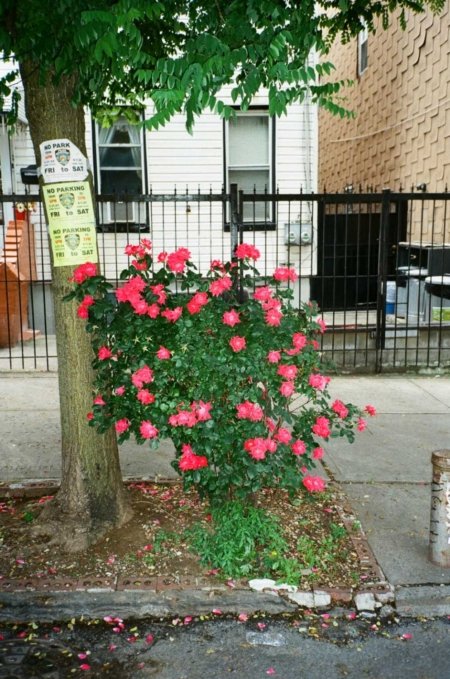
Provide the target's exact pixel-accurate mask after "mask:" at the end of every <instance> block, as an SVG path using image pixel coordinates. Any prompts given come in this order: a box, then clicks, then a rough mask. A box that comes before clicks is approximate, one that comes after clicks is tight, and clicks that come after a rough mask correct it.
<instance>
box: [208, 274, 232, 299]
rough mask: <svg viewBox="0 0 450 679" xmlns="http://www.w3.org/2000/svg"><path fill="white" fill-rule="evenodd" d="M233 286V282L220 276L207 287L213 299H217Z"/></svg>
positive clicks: (227, 277) (226, 277)
mask: <svg viewBox="0 0 450 679" xmlns="http://www.w3.org/2000/svg"><path fill="white" fill-rule="evenodd" d="M232 285H233V281H232V280H231V278H230V277H229V276H222V277H221V278H216V279H215V280H214V281H212V283H211V284H210V286H209V291H210V293H211V295H212V296H213V297H218V296H219V295H222V294H223V293H224V292H227V290H230V289H231V287H232Z"/></svg>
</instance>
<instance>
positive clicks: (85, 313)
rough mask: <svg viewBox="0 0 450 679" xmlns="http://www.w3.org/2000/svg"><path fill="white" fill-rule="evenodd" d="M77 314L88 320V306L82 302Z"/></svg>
mask: <svg viewBox="0 0 450 679" xmlns="http://www.w3.org/2000/svg"><path fill="white" fill-rule="evenodd" d="M77 316H78V318H82V319H84V320H86V318H89V311H88V308H87V307H86V306H83V304H80V306H79V307H78V308H77Z"/></svg>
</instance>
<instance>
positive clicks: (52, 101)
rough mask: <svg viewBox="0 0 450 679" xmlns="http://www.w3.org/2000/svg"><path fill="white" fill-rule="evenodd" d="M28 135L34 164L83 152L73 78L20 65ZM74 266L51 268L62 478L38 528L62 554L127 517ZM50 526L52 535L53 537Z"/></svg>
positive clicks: (86, 543) (82, 128)
mask: <svg viewBox="0 0 450 679" xmlns="http://www.w3.org/2000/svg"><path fill="white" fill-rule="evenodd" d="M20 71H21V76H22V81H23V84H24V90H25V106H26V113H27V118H28V122H29V125H30V133H31V138H32V141H33V146H34V150H35V154H36V161H37V163H38V165H39V164H40V151H39V144H40V143H42V142H43V141H46V140H48V139H58V138H66V139H69V140H70V141H71V142H73V143H74V144H75V145H76V146H77V147H78V148H79V149H80V150H81V151H82V152H83V153H84V154H85V155H86V146H85V119H84V111H83V108H82V107H81V106H78V107H74V106H73V105H72V104H71V100H72V91H73V80H72V78H73V77H74V76H72V78H65V79H64V80H62V81H61V82H60V83H58V84H54V83H52V82H50V81H47V82H46V83H44V84H43V83H42V82H40V80H39V65H36V64H34V63H22V64H21V65H20ZM73 269H74V267H70V266H62V267H54V266H53V262H52V289H53V301H54V308H55V324H56V346H57V353H58V378H59V393H60V409H61V435H62V441H61V443H62V476H61V486H60V489H59V491H58V493H57V495H56V497H55V499H54V500H53V501H52V502H51V503H50V504H49V505H48V508H46V510H44V512H43V514H42V515H41V517H40V518H41V527H40V528H41V529H42V531H43V532H45V529H48V528H50V530H51V531H52V537H53V539H55V540H56V541H57V542H58V543H59V544H60V545H61V546H62V548H63V549H66V550H69V551H79V550H82V549H85V548H86V547H87V546H89V545H90V544H93V543H95V542H96V541H97V540H98V539H99V538H100V537H101V536H102V535H103V534H104V533H105V532H106V531H107V530H109V529H111V528H112V527H118V526H120V525H122V524H123V523H124V522H125V521H127V520H128V519H129V518H131V510H130V508H129V502H128V499H127V493H126V491H125V489H124V486H123V481H122V475H121V471H120V464H119V455H118V447H117V439H116V435H115V432H114V430H112V429H111V430H109V431H108V432H107V433H106V434H104V435H100V434H98V433H97V432H96V430H95V429H93V428H92V427H89V426H88V421H87V417H86V415H87V413H88V412H89V411H90V410H91V408H92V385H93V378H94V371H93V368H92V365H91V362H92V359H93V352H92V347H91V343H90V338H89V335H88V333H87V332H86V330H85V325H84V321H82V320H81V319H79V318H78V317H77V315H76V307H77V303H76V302H75V301H73V302H69V303H67V302H63V301H62V298H63V296H64V295H65V294H67V293H68V292H69V291H70V290H71V284H70V283H69V282H68V279H69V278H70V277H71V275H72V273H73ZM55 529H56V532H55Z"/></svg>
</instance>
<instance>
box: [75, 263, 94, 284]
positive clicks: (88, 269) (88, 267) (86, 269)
mask: <svg viewBox="0 0 450 679" xmlns="http://www.w3.org/2000/svg"><path fill="white" fill-rule="evenodd" d="M96 275H97V265H96V264H93V263H92V262H84V264H80V265H79V266H77V268H76V269H75V270H74V272H73V275H72V278H70V279H69V280H70V281H72V282H75V283H78V284H80V283H83V282H84V281H85V280H86V278H92V276H96Z"/></svg>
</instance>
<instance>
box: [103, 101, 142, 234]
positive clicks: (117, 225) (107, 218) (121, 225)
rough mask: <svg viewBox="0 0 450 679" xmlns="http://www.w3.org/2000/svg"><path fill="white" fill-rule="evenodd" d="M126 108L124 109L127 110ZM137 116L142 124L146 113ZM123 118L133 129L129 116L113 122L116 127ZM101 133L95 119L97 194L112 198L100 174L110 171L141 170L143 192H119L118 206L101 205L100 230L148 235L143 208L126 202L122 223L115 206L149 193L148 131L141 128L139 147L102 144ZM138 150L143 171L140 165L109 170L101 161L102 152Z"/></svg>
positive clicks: (135, 203)
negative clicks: (143, 232)
mask: <svg viewBox="0 0 450 679" xmlns="http://www.w3.org/2000/svg"><path fill="white" fill-rule="evenodd" d="M124 108H125V107H124ZM136 115H137V116H138V117H139V120H140V121H142V120H143V112H142V111H136ZM122 118H124V122H126V123H127V124H128V125H129V126H130V127H131V126H133V123H132V122H130V121H129V120H127V119H126V116H118V118H117V120H115V121H114V123H113V125H114V124H116V123H117V122H120V121H121V119H122ZM136 126H139V123H136ZM100 129H101V126H100V124H99V123H98V122H97V121H96V120H95V119H94V118H92V131H93V134H92V137H93V157H94V181H95V188H96V192H97V194H98V195H100V196H102V195H112V194H110V193H106V192H104V190H103V188H102V179H101V174H102V171H104V170H110V171H115V170H117V171H136V170H138V169H140V172H141V177H142V179H141V192H140V193H137V194H134V193H130V194H128V193H127V192H125V191H117V194H116V195H117V198H118V200H117V203H112V202H110V201H101V205H102V206H103V207H102V209H101V215H99V217H100V216H101V218H99V220H98V221H99V224H98V228H99V229H100V230H101V231H110V230H114V231H116V230H117V232H118V233H119V232H122V231H124V230H125V231H128V230H130V231H135V230H136V228H138V230H139V232H140V231H148V226H146V225H144V224H142V218H140V217H144V215H141V213H142V207H140V206H138V203H137V202H136V201H129V200H127V201H126V208H125V211H126V218H125V219H120V218H117V216H116V209H115V207H114V206H115V205H116V204H119V205H120V204H122V203H123V202H124V201H121V200H120V198H121V197H123V196H127V195H145V193H146V186H147V156H146V143H145V130H144V128H143V127H142V126H139V129H138V132H139V145H138V144H135V143H100ZM137 147H138V148H139V149H140V160H141V164H140V168H138V166H137V165H133V166H131V167H130V166H121V165H117V166H112V165H111V166H109V165H102V164H101V161H100V152H101V150H102V149H105V148H112V149H114V148H118V149H119V148H130V149H132V148H137ZM147 211H148V210H147V207H145V213H147ZM128 213H131V214H130V218H129V217H128ZM145 221H146V222H147V223H148V219H147V218H146V219H145Z"/></svg>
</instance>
